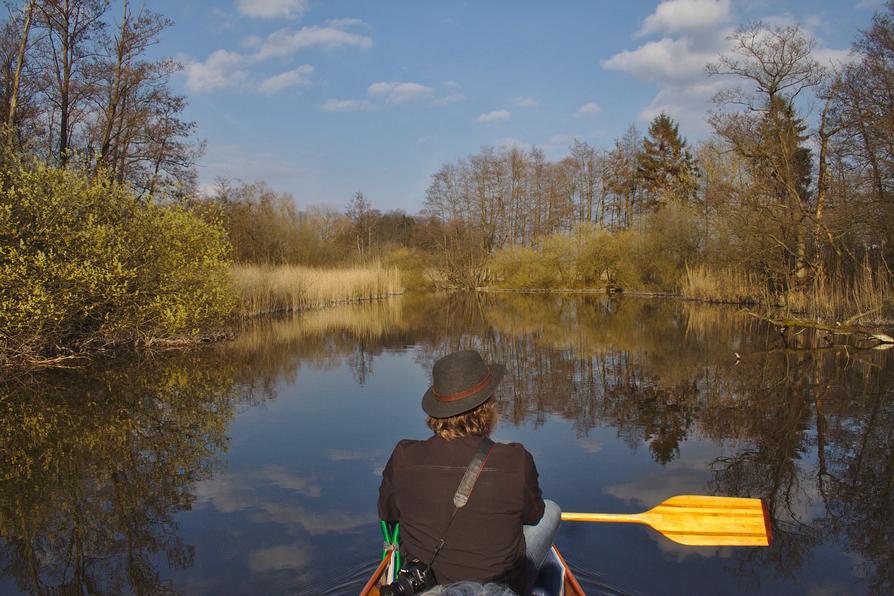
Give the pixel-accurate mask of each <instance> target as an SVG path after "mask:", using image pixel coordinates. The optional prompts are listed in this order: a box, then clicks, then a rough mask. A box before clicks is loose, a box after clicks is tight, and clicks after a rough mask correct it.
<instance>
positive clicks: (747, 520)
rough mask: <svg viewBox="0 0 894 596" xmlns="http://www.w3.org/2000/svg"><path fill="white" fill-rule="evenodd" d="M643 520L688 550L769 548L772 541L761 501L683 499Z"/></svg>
mask: <svg viewBox="0 0 894 596" xmlns="http://www.w3.org/2000/svg"><path fill="white" fill-rule="evenodd" d="M642 517H643V521H644V522H645V523H647V524H648V525H650V526H652V527H653V528H655V529H656V530H658V531H659V532H661V533H662V534H664V535H665V536H666V537H667V538H669V539H670V540H673V541H674V542H678V543H680V544H686V545H689V546H769V545H770V542H771V541H772V532H771V530H770V517H769V515H768V513H767V509H766V507H765V506H764V503H763V501H761V500H760V499H740V498H735V497H705V496H697V495H681V496H677V497H672V498H670V499H668V500H667V501H665V502H663V503H661V504H660V505H658V506H657V507H654V508H653V509H650V510H649V511H647V512H646V513H644V514H643V515H642Z"/></svg>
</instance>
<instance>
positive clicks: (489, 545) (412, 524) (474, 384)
mask: <svg viewBox="0 0 894 596" xmlns="http://www.w3.org/2000/svg"><path fill="white" fill-rule="evenodd" d="M504 373H505V368H504V367H503V366H502V365H500V364H491V365H488V364H486V363H485V362H484V360H483V359H482V357H481V355H480V354H479V353H478V352H476V351H473V350H464V351H460V352H455V353H453V354H449V355H447V356H445V357H443V358H441V359H439V360H438V361H437V362H435V364H434V367H433V369H432V385H431V387H430V388H429V389H428V391H426V393H425V395H424V396H423V398H422V409H423V410H424V411H425V413H426V414H427V415H428V418H427V424H428V426H429V428H431V430H432V431H433V432H434V435H433V436H432V437H431V438H429V439H427V440H424V441H416V440H402V441H400V442H399V443H398V444H397V446H395V448H394V451H393V452H392V454H391V458H390V459H389V460H388V464H387V465H386V466H385V469H384V471H383V473H382V484H381V486H380V488H379V503H378V507H379V515H380V517H381V519H383V520H385V521H386V522H399V523H400V539H401V540H400V543H401V544H400V551H401V555H402V557H401V558H402V560H403V561H404V568H406V567H408V566H409V565H414V561H415V566H416V567H417V568H421V569H423V570H424V569H426V568H427V567H429V566H430V569H431V571H433V573H434V581H436V583H437V584H440V585H446V584H450V583H454V582H459V581H465V580H469V581H475V582H480V583H490V582H493V583H499V584H505V585H507V586H509V587H510V588H512V589H513V590H515V591H516V592H517V593H519V594H526V593H528V592H529V591H530V589H531V586H532V585H533V583H534V580H535V578H536V576H537V570H538V569H539V567H540V565H541V564H542V563H543V561H544V560H545V558H546V556H547V554H548V552H549V549H550V545H551V544H552V541H553V536H554V535H555V533H556V530H557V529H558V526H559V519H560V516H561V511H560V510H559V507H558V505H556V504H555V503H553V502H552V501H548V500H547V501H544V499H543V498H542V496H541V492H540V485H539V483H538V480H537V468H536V466H535V465H534V458H533V457H532V456H531V454H530V453H528V451H527V450H526V449H525V448H524V447H523V446H522V445H521V444H519V443H494V442H492V441H490V434H491V432H492V431H493V429H494V426H495V425H496V423H497V420H498V414H497V409H496V404H495V403H494V392H495V391H496V389H497V385H498V384H499V383H500V380H501V379H502V378H503V375H504ZM476 458H477V459H478V462H479V463H478V466H477V467H476V466H475V465H474V463H475V459H476ZM471 476H475V477H474V478H471ZM461 481H464V482H463V483H462V484H463V485H465V486H466V489H467V491H466V494H465V496H463V497H460V496H459V495H460V494H461V493H462V491H463V487H462V486H460V484H461ZM457 487H459V489H458V488H457ZM469 487H471V489H470V492H469V491H468V489H469ZM465 499H467V500H465ZM421 583H422V582H417V584H421ZM429 583H431V580H430V579H429ZM419 589H421V586H419Z"/></svg>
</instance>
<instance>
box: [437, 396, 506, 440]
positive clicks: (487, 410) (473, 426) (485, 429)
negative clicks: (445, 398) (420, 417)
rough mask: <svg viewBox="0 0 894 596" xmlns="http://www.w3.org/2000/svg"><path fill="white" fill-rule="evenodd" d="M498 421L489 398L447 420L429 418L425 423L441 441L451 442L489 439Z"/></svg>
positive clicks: (494, 404)
mask: <svg viewBox="0 0 894 596" xmlns="http://www.w3.org/2000/svg"><path fill="white" fill-rule="evenodd" d="M497 420H499V414H497V405H496V403H494V398H493V396H491V397H490V398H488V400H487V401H486V402H484V403H483V404H481V405H480V406H478V407H477V408H475V409H474V410H470V411H468V412H463V413H462V414H457V415H456V416H451V417H449V418H432V417H431V416H429V417H428V418H427V419H426V421H425V423H426V424H428V427H429V428H430V429H432V431H434V433H435V434H436V435H438V436H439V437H441V438H442V439H447V440H448V441H451V440H453V439H458V438H460V437H468V436H471V435H478V436H481V437H489V436H490V433H491V432H493V430H494V427H495V426H496V425H497Z"/></svg>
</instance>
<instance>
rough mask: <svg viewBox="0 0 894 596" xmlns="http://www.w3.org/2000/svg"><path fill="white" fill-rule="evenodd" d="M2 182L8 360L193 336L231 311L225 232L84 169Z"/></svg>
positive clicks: (23, 173)
mask: <svg viewBox="0 0 894 596" xmlns="http://www.w3.org/2000/svg"><path fill="white" fill-rule="evenodd" d="M0 177H2V179H0V279H2V284H0V358H41V357H48V356H52V355H57V354H60V353H63V354H64V353H71V352H79V351H83V350H86V349H90V348H91V347H100V346H107V345H113V344H120V343H124V342H128V343H150V342H152V341H154V340H156V339H161V338H172V337H183V336H185V335H193V334H196V333H198V332H199V331H200V330H201V329H202V328H203V327H205V326H208V325H212V324H214V323H216V322H218V321H219V320H220V319H221V318H222V317H224V316H226V315H227V314H228V313H229V312H230V311H231V310H232V307H233V293H232V291H231V290H230V287H229V277H228V275H229V274H228V267H227V265H228V263H227V256H228V251H229V247H228V242H227V240H226V235H225V232H224V231H223V229H222V228H221V227H220V226H217V225H214V224H212V223H208V222H205V221H203V220H201V219H200V218H198V217H196V216H195V215H193V214H192V213H190V212H189V211H187V210H185V209H184V208H182V207H177V206H172V205H159V204H155V203H152V202H141V201H138V200H137V199H136V198H134V196H133V195H132V194H131V193H129V192H128V191H127V190H126V189H125V188H123V187H122V186H120V185H117V184H112V183H110V182H108V181H107V180H104V179H102V177H95V178H91V177H88V176H87V175H85V174H84V173H82V172H78V171H72V170H63V169H60V168H56V167H52V166H47V165H42V164H37V165H33V166H26V165H22V164H18V163H7V164H5V165H4V166H3V169H2V171H0Z"/></svg>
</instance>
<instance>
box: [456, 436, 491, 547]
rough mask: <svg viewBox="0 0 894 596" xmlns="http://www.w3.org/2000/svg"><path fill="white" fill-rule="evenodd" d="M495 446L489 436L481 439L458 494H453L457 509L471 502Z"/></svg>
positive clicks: (457, 491) (458, 488)
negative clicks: (476, 485) (473, 490)
mask: <svg viewBox="0 0 894 596" xmlns="http://www.w3.org/2000/svg"><path fill="white" fill-rule="evenodd" d="M493 448H494V442H493V441H491V440H490V439H489V438H487V437H484V438H483V439H481V444H480V445H478V450H477V451H476V452H475V455H473V456H472V461H470V462H469V465H468V466H467V467H466V473H465V474H464V475H463V479H462V480H460V481H459V486H458V487H457V489H456V494H454V495H453V506H454V507H456V508H457V509H459V508H460V507H464V506H465V505H466V503H468V502H469V497H470V496H471V495H472V489H473V488H475V483H476V482H478V476H480V475H481V469H482V468H483V467H484V462H486V461H487V458H488V457H489V456H490V452H491V451H492V450H493ZM444 533H445V534H446V533H447V531H446V530H445V531H444Z"/></svg>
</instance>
